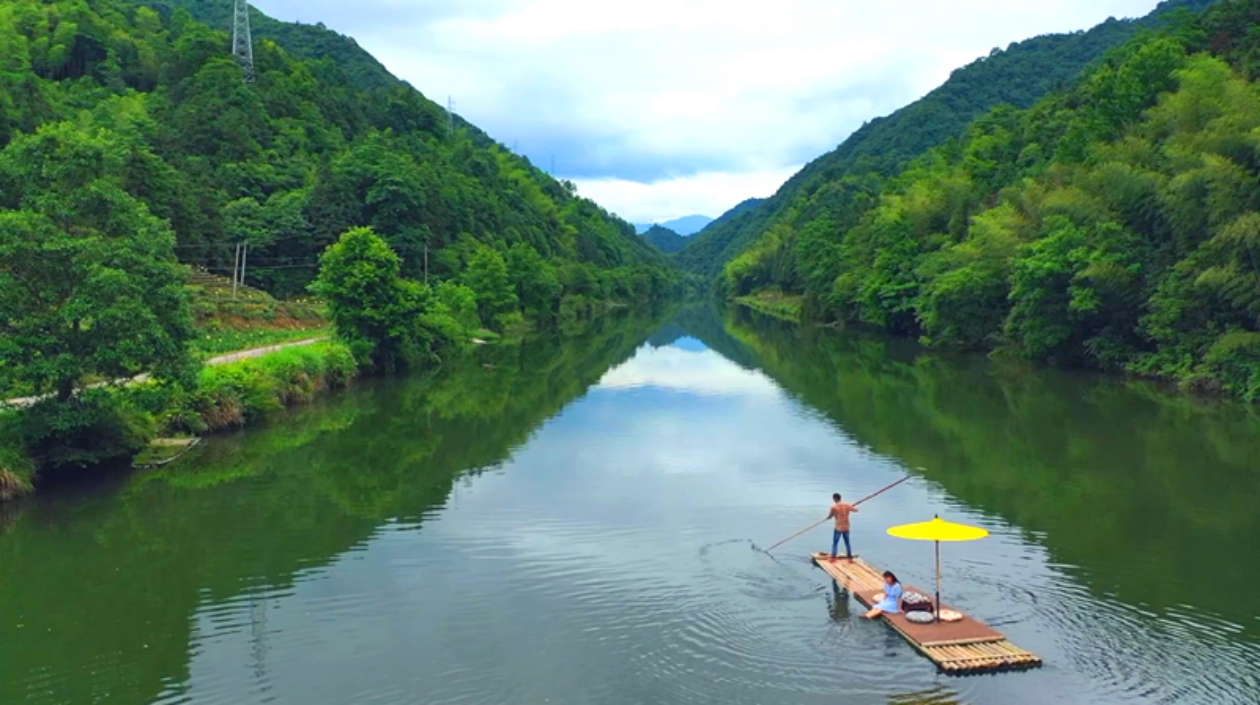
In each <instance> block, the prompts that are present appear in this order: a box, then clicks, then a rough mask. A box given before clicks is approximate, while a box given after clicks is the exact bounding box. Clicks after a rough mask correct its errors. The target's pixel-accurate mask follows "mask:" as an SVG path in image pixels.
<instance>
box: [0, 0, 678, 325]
mask: <svg viewBox="0 0 1260 705" xmlns="http://www.w3.org/2000/svg"><path fill="white" fill-rule="evenodd" d="M177 4H188V5H189V6H190V7H195V8H197V9H198V12H199V14H203V15H204V16H206V17H207V18H210V19H218V18H222V17H223V16H224V15H225V14H226V9H227V8H228V7H230V0H214V1H210V0H207V1H206V2H197V3H177ZM159 10H161V11H160V12H159V11H157V10H154V9H151V8H149V7H146V6H142V5H135V4H130V3H124V2H120V1H118V0H93V1H92V2H86V1H85V0H57V1H56V2H51V3H49V2H37V1H35V0H15V1H14V2H7V3H5V5H4V6H3V7H0V51H2V52H3V54H2V55H3V62H4V64H3V71H2V72H0V84H2V85H3V88H4V90H3V97H0V101H3V102H0V145H8V144H9V143H11V142H12V143H13V144H14V147H13V148H14V149H18V148H19V147H20V145H21V143H23V141H24V140H43V141H47V140H49V139H52V138H50V137H49V135H51V134H53V132H55V131H60V132H59V134H62V135H64V136H65V139H66V140H75V139H78V138H80V137H83V138H86V137H88V136H91V137H92V138H94V139H98V140H100V141H101V143H102V144H105V145H107V146H108V149H110V150H112V151H115V152H117V153H118V154H119V155H120V156H121V161H120V162H119V166H118V172H117V174H115V175H114V176H116V177H117V178H118V179H120V180H121V182H122V187H123V189H124V190H125V191H126V192H127V193H128V194H129V195H130V196H132V197H134V198H135V199H137V200H139V201H140V202H142V203H143V204H144V205H145V206H146V207H147V209H148V210H149V211H150V212H152V213H153V214H154V215H156V216H158V217H159V218H160V219H163V220H165V221H168V222H169V224H170V226H171V227H172V228H173V230H174V232H175V235H176V238H177V244H176V249H177V252H178V255H179V259H180V260H181V261H183V262H186V263H191V264H199V265H204V266H206V267H207V268H209V269H211V270H212V271H220V272H221V271H225V270H230V269H231V266H232V262H233V257H234V252H235V245H236V244H237V243H240V242H249V243H250V244H251V254H250V259H249V262H250V265H251V266H250V275H249V277H250V283H251V284H254V285H256V286H258V287H260V288H263V289H266V290H268V291H270V292H272V293H276V294H280V295H292V294H297V293H300V292H302V291H304V288H305V286H306V285H307V283H308V282H310V281H311V280H312V278H313V277H314V274H315V268H316V266H317V262H316V259H317V256H318V254H319V253H320V252H322V251H323V249H324V248H325V247H327V246H328V245H329V244H331V243H332V242H333V241H334V239H335V238H336V237H337V236H339V235H340V234H341V233H343V232H345V231H346V230H349V229H351V228H353V227H358V226H371V227H373V228H374V229H375V230H376V231H377V232H378V233H380V234H381V235H382V236H384V237H385V238H386V239H387V241H388V242H389V243H390V245H391V246H392V247H393V248H394V249H395V250H396V251H398V252H399V253H400V254H401V255H402V256H403V259H404V271H405V272H406V273H407V274H410V275H412V276H415V277H423V276H424V274H425V263H424V260H425V256H424V253H425V250H426V248H427V250H428V252H429V258H428V259H429V263H428V274H429V276H430V278H431V279H432V278H437V279H448V278H457V277H459V276H460V275H461V272H462V271H463V269H464V267H465V266H466V265H467V263H468V262H469V261H470V260H471V258H472V257H473V255H474V254H475V251H476V249H477V247H478V246H479V245H488V246H490V247H492V248H493V249H495V250H497V251H500V252H503V253H506V252H507V250H508V249H509V248H510V247H512V246H513V245H516V244H521V245H527V246H528V247H530V248H532V249H533V250H534V251H535V252H536V253H538V255H539V256H541V258H542V259H544V260H545V261H546V262H547V263H548V267H549V269H548V271H549V272H551V273H552V274H553V275H554V277H555V278H556V279H557V282H558V283H559V284H561V285H562V286H563V292H561V289H560V288H557V289H556V293H557V295H556V296H555V297H554V300H552V301H550V302H548V304H547V305H548V306H550V307H551V310H552V311H558V309H559V306H560V299H561V297H562V296H563V295H569V296H574V297H583V300H584V301H590V300H597V299H621V300H626V301H633V300H637V299H643V298H648V297H651V296H654V295H658V294H660V293H662V292H664V291H665V290H666V289H668V288H669V287H670V286H672V284H673V281H674V276H673V274H672V273H671V272H670V268H669V264H668V262H667V261H666V260H665V259H664V258H663V257H661V256H660V255H659V253H657V252H656V251H654V250H653V249H652V248H650V247H648V246H646V245H645V243H643V242H642V241H641V240H640V239H639V238H637V237H635V235H634V231H633V229H632V228H631V226H629V225H628V224H626V223H624V222H622V221H620V220H619V219H617V218H614V217H612V216H611V215H610V214H608V213H606V212H604V211H603V210H602V209H600V208H599V207H598V206H596V205H595V204H594V203H592V202H590V201H587V200H584V199H581V198H578V197H576V196H575V194H574V192H573V188H572V186H571V185H568V184H562V183H558V182H556V181H554V180H552V179H551V178H550V177H548V176H546V175H545V174H544V173H542V172H541V171H540V170H538V169H535V168H534V167H532V166H531V165H530V164H529V163H528V162H527V161H525V160H522V159H520V158H518V157H516V156H514V155H512V154H509V153H508V152H507V151H506V150H504V149H502V148H500V147H499V146H498V145H494V144H492V143H490V142H488V140H486V139H485V138H484V135H481V134H480V133H478V132H476V131H470V130H468V129H459V128H458V125H457V129H456V131H455V132H454V133H453V134H450V133H448V123H447V116H446V113H445V111H444V110H443V109H442V108H441V107H439V106H438V105H436V104H434V103H433V102H431V101H429V100H427V99H425V98H424V97H423V96H422V95H420V94H419V93H418V92H416V91H414V90H413V89H411V88H410V87H408V86H407V85H406V84H403V83H402V82H399V81H397V80H395V79H392V77H389V76H388V74H386V73H384V70H383V69H382V68H381V67H380V66H379V64H377V63H375V61H374V60H372V59H371V57H370V56H368V55H367V54H365V53H363V52H362V51H361V50H360V49H358V47H357V46H356V45H354V43H353V42H352V41H351V40H348V39H346V38H344V37H340V36H339V35H336V34H335V33H332V32H329V31H327V30H323V29H321V28H318V27H311V26H296V25H286V24H282V23H278V22H275V21H268V20H265V19H263V18H262V17H261V16H258V17H259V19H258V24H259V33H258V34H259V37H258V38H257V40H256V47H255V56H256V60H257V75H258V77H257V81H256V82H255V83H253V84H246V83H245V82H244V81H242V80H241V71H240V69H239V67H238V66H237V65H236V64H235V63H234V61H233V60H232V58H231V57H230V56H229V55H228V48H229V40H228V36H227V34H226V32H225V31H223V29H224V28H225V27H226V26H223V27H215V28H211V27H208V26H206V25H204V24H201V23H199V22H197V21H195V20H194V19H193V18H192V17H191V16H190V15H189V14H188V13H187V12H185V11H184V10H183V9H182V8H176V9H174V10H171V9H170V8H169V7H166V4H165V3H163V4H162V7H160V8H159ZM269 34H270V35H274V36H275V37H276V40H275V41H272V40H270V39H266V38H265V37H267V36H268V35H269ZM279 42H284V43H285V45H287V46H292V47H295V48H297V50H298V52H299V54H301V55H304V56H308V57H311V58H299V56H297V55H294V54H292V53H290V52H289V51H286V49H284V48H282V47H281V45H280V44H279ZM37 132H38V133H40V135H41V136H36V135H35V133H37ZM58 139H60V138H58ZM5 195H6V197H7V198H8V199H9V200H10V202H7V203H3V204H0V206H2V207H5V208H15V207H17V205H18V204H17V203H16V202H13V201H12V199H13V192H12V191H6V194H5ZM579 303H581V302H579Z"/></svg>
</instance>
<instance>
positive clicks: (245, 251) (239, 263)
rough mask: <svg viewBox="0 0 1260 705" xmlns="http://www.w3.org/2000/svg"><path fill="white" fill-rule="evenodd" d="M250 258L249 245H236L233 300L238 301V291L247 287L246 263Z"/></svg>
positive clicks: (233, 264)
mask: <svg viewBox="0 0 1260 705" xmlns="http://www.w3.org/2000/svg"><path fill="white" fill-rule="evenodd" d="M248 258H249V243H247V242H241V243H238V244H237V245H236V259H235V261H233V262H232V299H233V300H235V299H236V290H237V289H238V288H239V287H242V286H245V262H246V260H247V259H248Z"/></svg>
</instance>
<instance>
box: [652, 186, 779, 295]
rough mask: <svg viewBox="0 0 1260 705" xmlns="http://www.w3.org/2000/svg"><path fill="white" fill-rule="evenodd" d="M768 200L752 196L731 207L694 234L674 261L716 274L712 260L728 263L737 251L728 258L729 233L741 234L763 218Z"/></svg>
mask: <svg viewBox="0 0 1260 705" xmlns="http://www.w3.org/2000/svg"><path fill="white" fill-rule="evenodd" d="M766 203H767V200H766V199H764V198H750V199H748V200H746V201H744V202H743V203H740V204H739V205H738V206H735V207H734V208H732V209H730V210H729V211H727V212H726V213H724V214H723V215H722V217H720V218H718V219H717V220H715V221H713V222H712V223H709V224H708V225H707V226H705V228H704V230H701V231H700V232H699V233H696V234H695V235H692V236H691V238H689V240H688V242H687V247H685V248H683V249H682V250H681V251H680V252H679V253H678V254H677V255H675V256H674V257H675V261H676V262H678V264H679V266H681V267H682V268H683V269H685V270H687V271H689V272H693V273H696V274H707V275H710V276H711V275H713V274H714V273H715V272H716V271H717V270H715V269H713V267H712V263H714V262H725V261H727V260H728V259H730V257H733V256H734V255H735V254H738V252H736V253H733V254H732V255H730V256H729V257H728V256H726V253H725V252H724V250H725V249H726V248H728V247H729V246H730V245H731V243H732V240H731V239H730V237H729V236H728V233H738V232H742V231H744V230H745V229H747V228H749V227H750V226H751V224H752V222H753V221H755V220H757V219H758V218H760V217H761V216H760V213H761V210H762V208H763V207H764V206H765V204H766ZM717 269H721V267H720V266H719V267H718V268H717Z"/></svg>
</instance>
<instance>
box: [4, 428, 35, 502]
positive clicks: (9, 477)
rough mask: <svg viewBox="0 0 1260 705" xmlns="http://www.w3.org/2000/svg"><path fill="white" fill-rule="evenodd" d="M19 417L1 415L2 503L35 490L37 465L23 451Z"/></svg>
mask: <svg viewBox="0 0 1260 705" xmlns="http://www.w3.org/2000/svg"><path fill="white" fill-rule="evenodd" d="M18 423H19V421H18V416H17V414H12V413H0V502H6V501H8V500H11V499H15V498H17V497H21V496H22V495H24V494H28V493H29V492H30V491H31V490H32V489H34V485H33V480H34V477H35V464H34V463H32V462H31V459H30V458H29V457H27V455H26V453H25V452H23V451H22V447H21V435H20V432H19V426H18Z"/></svg>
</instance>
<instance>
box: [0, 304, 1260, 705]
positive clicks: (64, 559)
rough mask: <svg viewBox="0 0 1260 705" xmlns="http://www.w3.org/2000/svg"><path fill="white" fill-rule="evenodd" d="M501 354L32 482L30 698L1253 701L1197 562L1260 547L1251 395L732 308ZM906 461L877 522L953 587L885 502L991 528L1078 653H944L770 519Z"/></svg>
mask: <svg viewBox="0 0 1260 705" xmlns="http://www.w3.org/2000/svg"><path fill="white" fill-rule="evenodd" d="M482 354H483V355H485V356H486V357H484V358H483V359H478V360H476V361H472V362H471V363H470V364H467V365H462V366H454V367H451V368H449V369H447V370H444V371H443V372H442V373H441V374H440V375H437V376H434V377H432V378H427V379H416V380H407V381H395V382H391V383H388V384H378V385H365V386H363V387H361V388H360V389H358V390H356V391H354V392H352V393H350V394H347V395H344V396H341V397H337V398H335V399H330V400H327V401H326V402H325V403H324V404H322V405H321V406H317V407H313V408H309V409H305V410H302V411H299V412H297V413H295V414H292V415H289V416H287V417H284V418H281V419H278V420H277V421H276V422H275V423H274V424H272V425H270V426H269V427H266V428H261V429H255V430H252V431H249V432H247V433H243V434H240V435H239V436H234V437H230V438H223V439H216V440H213V441H211V442H208V443H206V444H204V445H205V447H204V449H203V450H202V452H201V454H200V455H199V456H198V457H197V459H195V461H194V463H192V464H191V465H186V466H183V467H179V468H172V469H170V470H167V471H163V472H157V473H152V474H148V475H144V476H139V477H135V478H133V479H132V480H131V481H129V482H128V483H126V485H125V486H124V487H122V488H120V489H119V490H117V491H114V492H108V493H106V492H102V493H100V494H98V495H94V496H89V497H86V498H85V497H77V498H68V497H67V498H56V497H46V498H43V499H41V500H40V501H39V502H38V503H37V504H34V505H31V506H28V507H27V508H26V510H25V511H24V512H22V513H21V514H20V515H19V516H17V517H16V519H10V520H9V522H8V523H9V525H10V529H9V531H8V533H7V534H3V535H0V615H2V616H0V664H3V667H4V669H5V670H4V675H5V677H4V678H2V679H0V702H5V703H7V702H27V703H50V704H51V703H62V702H94V701H97V700H101V699H104V697H105V696H106V695H107V696H108V699H109V700H110V701H112V702H121V703H136V704H140V703H152V702H162V703H177V702H178V703H192V704H194V705H203V704H207V703H214V704H217V703H261V702H273V703H303V704H305V703H320V702H328V703H334V702H335V703H341V702H347V703H348V702H354V703H386V704H391V705H392V704H394V703H399V704H401V703H414V702H424V703H463V702H476V703H483V702H495V703H522V704H524V703H540V702H548V701H550V702H557V703H559V702H591V703H612V704H620V703H626V704H630V703H643V702H669V703H682V704H687V703H710V702H717V701H721V702H723V703H733V704H736V705H738V704H740V703H767V702H791V703H803V704H809V703H835V702H845V703H857V704H859V705H865V704H867V703H870V704H878V705H884V704H886V703H894V704H896V705H912V704H914V705H919V704H923V705H937V704H945V703H962V702H966V703H969V704H971V705H989V704H992V705H999V704H1003V705H1004V704H1006V703H1012V702H1019V703H1031V704H1033V705H1039V704H1042V703H1046V704H1049V703H1082V702H1107V703H1146V702H1158V701H1167V702H1209V701H1210V702H1219V703H1249V702H1253V700H1249V699H1248V693H1249V692H1254V691H1248V690H1246V688H1248V687H1251V686H1254V685H1255V684H1256V678H1257V675H1258V674H1260V666H1258V665H1257V663H1260V649H1258V648H1257V639H1256V636H1255V632H1256V630H1257V629H1258V628H1260V625H1258V623H1257V622H1256V621H1255V617H1254V611H1249V609H1248V608H1247V607H1246V606H1245V605H1241V604H1217V603H1214V602H1212V601H1210V598H1211V594H1216V592H1215V591H1207V590H1204V589H1203V588H1204V586H1205V585H1207V583H1205V582H1202V581H1201V580H1200V579H1197V578H1196V577H1195V576H1196V575H1198V574H1199V573H1203V572H1206V571H1215V572H1216V574H1219V575H1222V576H1224V577H1225V578H1226V579H1227V580H1229V581H1238V582H1239V583H1240V584H1249V583H1250V582H1254V580H1252V579H1253V578H1255V577H1257V576H1256V575H1255V573H1254V571H1255V570H1256V569H1257V568H1256V566H1255V565H1254V561H1253V560H1251V559H1250V558H1248V557H1249V556H1253V555H1256V552H1255V548H1257V546H1256V544H1255V540H1256V539H1255V529H1257V528H1260V527H1258V526H1257V524H1256V518H1255V509H1256V506H1255V497H1256V496H1257V495H1256V494H1255V493H1254V490H1255V485H1254V484H1249V483H1254V482H1255V477H1256V476H1255V475H1254V474H1250V473H1246V472H1243V470H1242V468H1243V466H1244V464H1245V462H1246V461H1247V459H1249V458H1254V457H1257V454H1256V453H1255V452H1254V451H1255V450H1256V447H1255V436H1254V435H1252V433H1253V431H1254V427H1253V426H1251V425H1249V424H1251V423H1252V421H1248V420H1247V417H1246V415H1245V414H1237V413H1235V412H1226V411H1224V410H1217V411H1213V410H1201V409H1196V408H1193V407H1189V406H1187V405H1184V404H1182V403H1181V402H1177V401H1169V400H1166V399H1163V398H1160V397H1157V396H1153V395H1150V394H1147V393H1146V392H1143V391H1141V390H1140V389H1139V390H1136V391H1135V390H1134V389H1132V388H1129V387H1125V386H1123V385H1115V384H1109V383H1105V382H1100V381H1098V380H1085V379H1080V378H1074V377H1070V376H1055V375H1052V374H1050V373H1044V372H1036V371H1027V370H1020V371H1007V370H1004V369H1003V368H999V367H994V366H991V365H989V364H988V363H984V362H982V361H979V362H977V361H972V360H966V359H963V360H950V359H942V358H937V357H925V356H923V355H921V354H920V353H919V352H917V351H914V350H913V349H908V348H903V347H902V346H901V345H900V344H895V343H882V342H879V341H871V340H869V339H865V340H862V339H853V338H846V337H843V336H836V335H830V334H828V335H814V334H809V333H806V334H803V335H802V334H801V333H799V332H796V331H790V330H786V329H783V328H780V327H777V326H775V325H773V324H770V323H768V322H764V321H759V320H755V319H750V318H746V317H743V316H741V315H739V314H731V315H729V316H728V317H726V318H719V317H716V316H713V315H712V314H710V313H708V312H704V311H689V312H686V313H685V314H684V315H682V316H680V317H679V318H678V320H677V321H675V322H674V323H673V324H670V325H667V326H660V325H657V324H655V323H653V322H652V321H642V320H640V321H634V320H631V321H621V322H611V323H610V324H608V325H607V326H606V327H604V328H601V329H598V330H595V331H592V332H591V334H590V335H588V336H587V337H585V338H583V339H581V340H571V341H567V342H556V341H539V342H537V343H535V344H531V345H527V346H525V347H523V348H495V349H487V350H483V351H482ZM1191 459H1193V461H1194V462H1192V463H1191V462H1189V461H1190V460H1191ZM919 466H922V467H924V468H926V471H924V472H922V473H919V472H917V471H913V470H911V468H915V467H919ZM906 472H915V473H916V477H915V479H913V480H912V481H911V482H909V483H907V484H905V485H903V486H902V487H899V488H898V489H896V490H894V491H893V492H890V493H888V494H887V495H884V496H882V497H881V498H880V499H879V500H878V501H876V502H872V503H871V504H870V505H867V506H864V507H863V512H862V513H861V514H860V515H857V516H855V518H854V524H855V525H854V537H853V538H854V543H855V545H854V548H855V550H856V551H858V552H860V553H862V554H863V555H865V556H868V557H869V558H870V559H871V560H873V561H876V562H877V563H879V564H880V565H883V566H885V567H888V568H892V569H894V570H896V571H897V572H898V573H899V574H900V575H901V576H902V578H903V579H904V580H906V581H907V582H913V583H918V584H928V583H929V582H930V581H931V574H932V573H931V570H932V569H931V566H932V558H931V547H930V546H927V545H925V546H919V545H917V544H911V543H909V542H899V541H896V540H894V539H891V538H890V537H887V536H886V534H885V533H884V529H886V528H887V527H888V526H891V525H894V524H897V523H904V521H907V520H913V519H917V518H920V517H928V516H931V515H932V514H940V515H941V516H942V518H946V519H951V520H956V521H963V522H966V523H976V524H980V525H982V526H985V527H986V528H988V529H990V531H992V532H993V537H992V538H991V539H990V540H988V541H985V542H979V543H977V544H974V545H968V546H967V547H966V548H958V549H956V550H951V553H950V555H949V557H948V559H947V560H946V562H945V568H946V570H947V571H948V573H947V575H946V576H945V579H946V581H947V584H948V585H949V586H950V590H951V592H950V595H951V598H952V599H953V601H954V602H956V603H957V604H958V605H959V606H960V607H961V608H962V609H964V610H966V611H968V612H971V613H973V614H975V615H976V616H978V617H980V618H982V619H985V620H987V621H990V622H991V623H993V624H995V625H1000V626H1001V628H1002V629H1004V630H1005V631H1007V632H1008V633H1009V634H1010V635H1011V637H1012V639H1013V640H1014V641H1016V642H1017V643H1019V644H1020V645H1021V646H1025V647H1027V648H1031V649H1033V650H1034V651H1037V652H1039V653H1040V654H1041V655H1042V656H1044V657H1045V658H1046V660H1047V663H1048V665H1047V667H1046V668H1045V669H1043V670H1041V671H1038V672H1033V673H1026V674H1011V675H1002V676H996V677H991V678H982V679H967V680H952V679H951V680H945V679H943V678H942V677H941V676H938V675H937V674H936V673H935V672H934V671H933V670H932V668H931V666H930V664H929V663H928V662H926V661H924V660H923V659H921V658H920V657H918V656H917V655H916V654H915V653H914V652H913V650H911V649H910V647H909V646H907V645H906V644H905V643H904V642H903V641H902V640H901V639H900V638H899V637H897V636H896V635H895V634H893V633H891V632H890V631H889V630H888V629H886V628H885V627H883V626H881V625H879V624H872V623H869V622H865V621H863V620H861V619H860V616H859V615H858V614H857V612H858V610H857V609H856V607H855V604H856V603H854V602H851V601H850V597H851V596H850V595H848V594H846V593H845V591H844V590H842V589H841V588H840V586H838V585H836V584H835V583H834V582H833V581H831V580H830V579H829V578H828V577H827V576H826V575H825V574H824V573H822V572H821V571H818V570H816V569H814V568H813V567H812V566H811V565H810V564H809V563H808V561H807V560H806V559H805V555H806V554H807V553H808V552H809V551H811V550H818V549H822V548H825V547H826V546H827V543H828V540H829V537H828V536H827V534H826V533H825V530H821V529H820V530H819V531H818V532H817V533H815V534H810V535H808V536H806V537H803V538H802V539H800V540H799V541H797V542H794V543H792V544H789V545H788V546H786V547H784V548H783V549H780V550H778V551H776V552H775V555H773V556H771V555H768V554H766V553H765V552H763V551H761V550H760V549H759V546H766V545H769V544H770V543H773V542H775V541H777V540H779V539H781V538H783V537H785V536H788V535H790V534H792V533H795V532H796V531H799V530H800V529H801V528H803V527H804V526H808V525H809V524H811V523H813V522H815V521H817V520H818V519H820V518H822V515H823V514H824V513H825V512H826V508H827V504H828V498H829V496H830V494H831V493H832V492H834V491H841V492H843V493H844V494H846V495H850V496H862V495H864V494H867V493H869V492H872V491H874V490H876V489H878V488H880V487H883V486H884V485H887V484H888V483H890V482H892V481H893V480H895V479H898V478H899V477H900V476H902V475H903V474H904V473H906ZM1204 481H1207V482H1212V483H1218V485H1217V486H1219V487H1222V488H1225V489H1227V490H1230V491H1231V493H1230V494H1228V495H1223V494H1219V493H1214V492H1208V491H1205V490H1203V488H1201V487H1197V484H1199V483H1202V482H1204ZM1249 492H1251V493H1250V494H1249ZM1166 523H1172V524H1174V527H1173V528H1169V527H1167V526H1165V524H1166ZM1203 545H1209V546H1212V547H1213V549H1214V550H1217V551H1220V552H1223V553H1224V554H1225V555H1232V556H1235V557H1236V558H1235V560H1232V561H1230V560H1222V559H1221V558H1219V557H1212V556H1209V555H1206V554H1205V553H1203V552H1201V551H1199V550H1198V549H1199V548H1200V547H1201V546H1203ZM1187 551H1189V552H1191V553H1193V555H1183V554H1186V552H1187ZM1249 551H1250V552H1249ZM1176 566H1180V567H1181V568H1182V569H1183V570H1193V571H1198V573H1195V574H1189V573H1183V574H1182V575H1171V574H1170V572H1171V570H1172V568H1173V567H1176ZM18 625H20V626H18Z"/></svg>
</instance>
